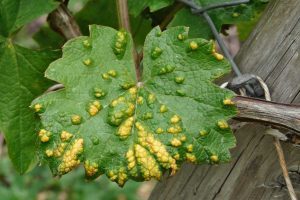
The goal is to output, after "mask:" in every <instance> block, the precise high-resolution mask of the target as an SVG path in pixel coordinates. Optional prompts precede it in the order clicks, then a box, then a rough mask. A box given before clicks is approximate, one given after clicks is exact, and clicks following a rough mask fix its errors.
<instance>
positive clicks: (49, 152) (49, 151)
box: [45, 149, 54, 157]
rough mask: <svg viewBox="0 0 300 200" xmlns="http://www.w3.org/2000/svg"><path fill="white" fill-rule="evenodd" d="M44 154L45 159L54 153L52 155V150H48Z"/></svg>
mask: <svg viewBox="0 0 300 200" xmlns="http://www.w3.org/2000/svg"><path fill="white" fill-rule="evenodd" d="M45 153H46V156H47V157H51V156H53V154H54V153H53V150H50V149H47V150H46V152H45Z"/></svg>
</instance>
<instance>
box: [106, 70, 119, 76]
mask: <svg viewBox="0 0 300 200" xmlns="http://www.w3.org/2000/svg"><path fill="white" fill-rule="evenodd" d="M107 73H108V75H110V76H111V77H116V76H117V72H116V70H109V71H108V72H107Z"/></svg>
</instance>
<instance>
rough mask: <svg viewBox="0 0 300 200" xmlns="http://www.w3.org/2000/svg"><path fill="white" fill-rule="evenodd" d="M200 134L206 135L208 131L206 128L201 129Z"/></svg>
mask: <svg viewBox="0 0 300 200" xmlns="http://www.w3.org/2000/svg"><path fill="white" fill-rule="evenodd" d="M199 135H200V136H205V135H207V131H206V130H200V131H199Z"/></svg>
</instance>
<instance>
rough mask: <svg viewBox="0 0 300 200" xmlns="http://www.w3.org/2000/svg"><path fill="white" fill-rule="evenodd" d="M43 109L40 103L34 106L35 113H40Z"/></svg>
mask: <svg viewBox="0 0 300 200" xmlns="http://www.w3.org/2000/svg"><path fill="white" fill-rule="evenodd" d="M42 108H43V106H42V104H39V103H38V104H35V105H34V111H35V112H40V111H41V110H42Z"/></svg>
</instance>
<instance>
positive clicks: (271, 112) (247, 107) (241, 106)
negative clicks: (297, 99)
mask: <svg viewBox="0 0 300 200" xmlns="http://www.w3.org/2000/svg"><path fill="white" fill-rule="evenodd" d="M233 102H234V103H235V104H236V106H237V108H238V114H237V116H236V119H237V120H243V121H250V122H253V121H256V122H260V123H264V124H268V125H275V126H281V127H286V128H288V129H290V130H293V131H295V134H298V135H300V105H291V104H281V103H277V102H270V101H265V100H260V99H254V98H248V97H242V96H236V97H235V98H234V99H233Z"/></svg>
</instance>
